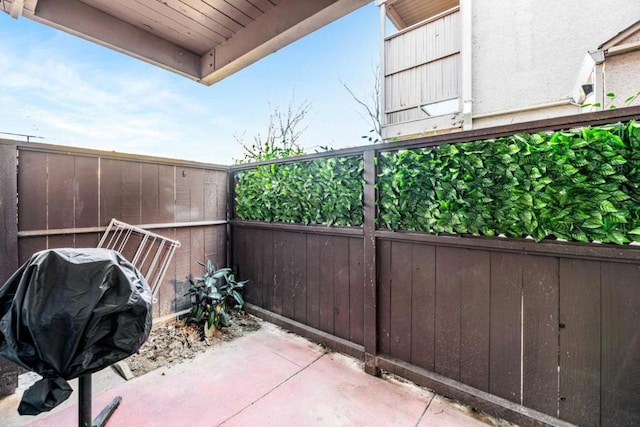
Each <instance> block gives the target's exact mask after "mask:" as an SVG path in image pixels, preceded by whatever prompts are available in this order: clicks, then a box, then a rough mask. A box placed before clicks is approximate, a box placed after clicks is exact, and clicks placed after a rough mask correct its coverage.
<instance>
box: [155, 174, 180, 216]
mask: <svg viewBox="0 0 640 427" xmlns="http://www.w3.org/2000/svg"><path fill="white" fill-rule="evenodd" d="M175 174H176V168H175V167H174V166H169V165H159V166H158V221H159V222H161V223H165V222H174V221H177V220H176V213H175V200H174V199H175V196H174V192H175V189H176V177H175Z"/></svg>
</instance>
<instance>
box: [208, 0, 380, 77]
mask: <svg viewBox="0 0 640 427" xmlns="http://www.w3.org/2000/svg"><path fill="white" fill-rule="evenodd" d="M369 1H370V0H282V1H281V2H280V3H278V5H277V6H276V7H274V8H273V9H271V10H269V11H268V12H267V13H265V14H264V15H262V16H260V17H259V18H257V19H256V20H255V21H254V22H253V23H252V24H251V25H249V26H247V27H245V28H243V29H242V30H240V31H238V32H237V33H236V34H234V36H233V37H232V38H230V39H229V40H227V41H226V42H224V43H222V44H221V45H220V46H217V47H215V48H214V49H211V50H210V51H209V52H207V53H206V54H204V55H203V56H202V63H201V68H200V72H201V75H202V76H203V77H202V83H205V84H207V85H211V84H213V83H216V82H218V81H220V80H222V79H224V78H225V77H228V76H230V75H231V74H233V73H235V72H237V71H239V70H241V69H243V68H245V67H247V66H248V65H250V64H252V63H254V62H256V61H257V60H259V59H261V58H264V57H265V56H267V55H269V54H271V53H274V52H276V51H277V50H279V49H281V48H283V47H284V46H287V45H288V44H290V43H292V42H294V41H296V40H298V39H300V38H302V37H303V36H305V35H307V34H310V33H312V32H313V31H315V30H317V29H319V28H321V27H323V26H325V25H327V24H329V23H330V22H332V21H335V20H336V19H338V18H340V17H342V16H344V15H347V14H349V13H351V12H353V11H354V10H356V9H358V8H360V7H361V6H364V5H366V4H367V3H369Z"/></svg>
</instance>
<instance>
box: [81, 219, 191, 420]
mask: <svg viewBox="0 0 640 427" xmlns="http://www.w3.org/2000/svg"><path fill="white" fill-rule="evenodd" d="M98 247H99V248H104V249H111V250H115V251H117V252H120V254H122V256H124V257H125V258H127V256H126V255H128V254H130V253H132V254H133V255H132V257H131V259H130V260H128V261H129V262H131V264H133V266H134V267H136V268H137V269H138V270H139V271H140V273H141V274H142V276H143V277H144V278H145V280H146V281H147V283H148V284H149V287H150V288H151V293H152V295H153V302H156V295H157V293H158V291H159V290H160V284H161V283H162V279H164V276H165V274H166V273H167V268H168V267H169V264H170V263H171V260H172V259H173V256H174V254H175V252H176V249H177V248H179V247H180V242H178V241H177V240H172V239H169V238H167V237H164V236H161V235H159V234H156V233H153V232H151V231H148V230H144V229H142V228H140V227H136V226H133V225H130V224H127V223H125V222H122V221H118V220H117V219H115V218H114V219H112V220H111V222H110V223H109V226H108V227H107V229H106V230H105V232H104V234H103V235H102V238H101V239H100V242H99V243H98ZM125 254H126V255H125ZM91 401H92V399H91V374H88V375H81V376H80V377H79V378H78V425H79V426H81V427H104V425H105V424H106V423H107V421H108V420H109V418H110V417H111V415H112V414H113V412H114V411H115V410H116V409H117V408H118V406H119V405H120V402H121V401H122V398H121V397H120V396H118V397H116V398H114V399H113V400H112V401H111V402H110V403H109V404H108V405H107V406H106V407H105V408H104V409H103V410H102V411H100V413H99V414H98V416H97V417H96V419H95V420H93V421H92V415H91Z"/></svg>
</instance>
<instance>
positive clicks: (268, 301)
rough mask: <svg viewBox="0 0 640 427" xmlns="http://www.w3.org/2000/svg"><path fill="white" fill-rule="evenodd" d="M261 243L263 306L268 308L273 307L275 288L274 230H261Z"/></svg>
mask: <svg viewBox="0 0 640 427" xmlns="http://www.w3.org/2000/svg"><path fill="white" fill-rule="evenodd" d="M259 237H260V239H259V241H258V242H259V244H260V246H259V247H260V248H261V254H262V279H261V280H262V306H263V307H264V308H266V309H267V310H271V309H272V300H273V298H272V294H271V290H272V289H273V275H274V271H273V266H274V260H273V256H274V254H273V240H274V239H273V232H271V231H266V230H265V231H263V230H260V233H259Z"/></svg>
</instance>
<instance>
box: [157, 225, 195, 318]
mask: <svg viewBox="0 0 640 427" xmlns="http://www.w3.org/2000/svg"><path fill="white" fill-rule="evenodd" d="M176 240H178V241H179V242H180V243H181V246H180V247H179V248H178V249H177V250H176V253H175V255H174V257H175V260H176V281H175V283H174V286H164V287H162V288H161V299H162V300H164V301H165V302H166V301H167V300H173V301H175V305H174V309H175V311H180V310H185V309H187V308H190V306H191V301H189V299H188V297H184V294H186V293H187V291H188V287H187V286H185V282H186V281H187V279H186V277H187V276H188V275H189V273H193V275H194V276H200V275H201V274H202V267H200V266H199V265H195V266H193V265H191V246H190V245H189V243H190V242H191V232H190V230H189V229H177V230H176Z"/></svg>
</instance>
